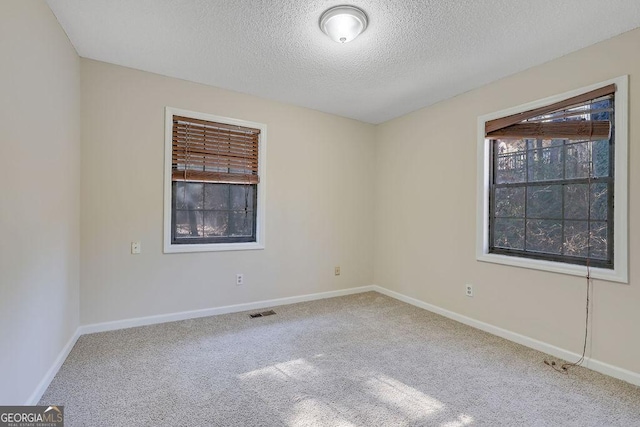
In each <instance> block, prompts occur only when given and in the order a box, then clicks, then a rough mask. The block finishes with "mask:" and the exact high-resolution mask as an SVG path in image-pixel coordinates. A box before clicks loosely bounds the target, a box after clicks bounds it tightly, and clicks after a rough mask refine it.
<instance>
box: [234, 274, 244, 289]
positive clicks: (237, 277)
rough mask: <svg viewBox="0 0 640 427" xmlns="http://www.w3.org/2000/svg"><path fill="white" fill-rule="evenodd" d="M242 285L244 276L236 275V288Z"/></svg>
mask: <svg viewBox="0 0 640 427" xmlns="http://www.w3.org/2000/svg"><path fill="white" fill-rule="evenodd" d="M241 285H244V274H236V286H241Z"/></svg>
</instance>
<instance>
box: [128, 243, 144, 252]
mask: <svg viewBox="0 0 640 427" xmlns="http://www.w3.org/2000/svg"><path fill="white" fill-rule="evenodd" d="M140 252H142V245H141V244H140V242H131V253H132V254H139V253H140Z"/></svg>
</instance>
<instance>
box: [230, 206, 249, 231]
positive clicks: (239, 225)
mask: <svg viewBox="0 0 640 427" xmlns="http://www.w3.org/2000/svg"><path fill="white" fill-rule="evenodd" d="M229 223H230V227H229V229H230V230H229V231H230V235H231V236H251V235H253V211H246V212H245V211H234V212H231V213H230V215H229Z"/></svg>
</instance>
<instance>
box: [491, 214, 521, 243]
mask: <svg viewBox="0 0 640 427" xmlns="http://www.w3.org/2000/svg"><path fill="white" fill-rule="evenodd" d="M494 228H495V229H494V232H493V233H494V234H493V245H494V246H495V247H496V248H504V249H524V220H523V219H502V218H496V220H495V223H494Z"/></svg>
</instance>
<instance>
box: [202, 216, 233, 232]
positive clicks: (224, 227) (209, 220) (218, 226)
mask: <svg viewBox="0 0 640 427" xmlns="http://www.w3.org/2000/svg"><path fill="white" fill-rule="evenodd" d="M228 230H229V214H228V213H227V212H224V211H222V212H220V211H218V212H216V211H214V212H205V213H204V237H219V236H228Z"/></svg>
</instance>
